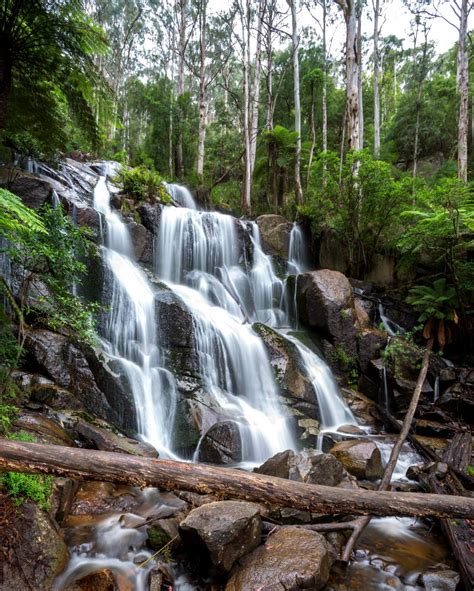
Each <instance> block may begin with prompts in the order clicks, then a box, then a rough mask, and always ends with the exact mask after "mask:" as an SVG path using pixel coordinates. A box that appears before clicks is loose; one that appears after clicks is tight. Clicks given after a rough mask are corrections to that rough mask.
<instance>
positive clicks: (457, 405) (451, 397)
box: [436, 382, 474, 425]
mask: <svg viewBox="0 0 474 591" xmlns="http://www.w3.org/2000/svg"><path fill="white" fill-rule="evenodd" d="M436 405H437V406H439V407H440V408H441V409H443V410H445V411H447V412H449V413H452V414H454V415H456V416H462V417H463V419H464V420H465V421H466V423H468V424H469V425H474V386H473V384H472V383H471V382H469V383H468V382H464V383H456V384H453V385H452V386H450V387H449V388H448V389H447V390H446V391H445V392H443V394H441V396H440V397H439V399H438V401H437V402H436Z"/></svg>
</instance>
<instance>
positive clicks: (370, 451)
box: [330, 439, 383, 480]
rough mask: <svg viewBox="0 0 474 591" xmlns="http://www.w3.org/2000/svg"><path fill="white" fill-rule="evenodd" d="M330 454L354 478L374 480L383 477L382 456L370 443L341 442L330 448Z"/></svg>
mask: <svg viewBox="0 0 474 591" xmlns="http://www.w3.org/2000/svg"><path fill="white" fill-rule="evenodd" d="M330 453H331V454H332V455H333V456H335V457H336V458H337V459H338V460H339V461H340V462H341V464H342V465H343V466H344V468H345V469H346V470H347V471H348V472H349V473H350V474H353V475H354V476H355V477H356V478H360V479H367V480H376V479H377V478H381V477H382V475H383V466H382V456H381V454H380V450H379V448H378V447H377V446H376V445H375V443H373V442H372V441H366V440H361V439H355V440H349V441H341V442H339V443H336V445H335V446H334V447H333V448H331V450H330Z"/></svg>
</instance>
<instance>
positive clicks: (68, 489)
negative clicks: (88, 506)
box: [50, 478, 78, 525]
mask: <svg viewBox="0 0 474 591" xmlns="http://www.w3.org/2000/svg"><path fill="white" fill-rule="evenodd" d="M77 488H78V483H77V481H74V480H71V479H70V478H55V479H54V482H53V493H52V495H51V497H52V498H51V511H50V514H51V515H54V519H55V521H56V523H58V524H60V525H61V524H62V523H63V521H64V520H65V519H66V518H67V516H68V515H69V513H70V511H71V507H72V503H73V501H74V495H75V494H76V491H77Z"/></svg>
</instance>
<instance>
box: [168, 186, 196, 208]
mask: <svg viewBox="0 0 474 591" xmlns="http://www.w3.org/2000/svg"><path fill="white" fill-rule="evenodd" d="M166 190H167V191H168V193H169V194H170V195H171V199H173V201H175V202H176V203H178V204H179V205H181V207H187V208H188V209H197V206H196V202H195V201H194V198H193V196H192V195H191V191H190V190H189V189H188V188H187V187H184V186H183V185H177V184H176V183H166Z"/></svg>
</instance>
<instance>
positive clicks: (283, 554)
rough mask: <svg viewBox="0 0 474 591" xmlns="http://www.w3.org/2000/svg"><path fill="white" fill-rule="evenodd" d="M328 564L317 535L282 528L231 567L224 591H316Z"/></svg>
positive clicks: (325, 576)
mask: <svg viewBox="0 0 474 591" xmlns="http://www.w3.org/2000/svg"><path fill="white" fill-rule="evenodd" d="M331 564H332V559H331V553H330V550H329V545H328V543H327V542H326V540H325V538H324V537H323V536H322V535H321V534H318V533H317V532H313V531H308V530H304V529H299V528H297V527H284V528H282V529H280V530H278V531H277V532H276V533H274V534H273V535H272V536H270V538H268V540H267V541H266V543H265V544H264V545H263V546H260V547H259V548H257V549H256V550H254V551H253V552H252V554H250V555H248V556H247V557H245V558H244V559H243V560H242V561H241V563H240V564H239V565H238V566H236V567H235V568H234V570H233V571H232V573H231V577H230V579H229V581H228V583H227V585H226V587H225V591H251V590H256V589H259V590H260V591H299V590H300V589H311V590H313V591H317V590H318V589H322V588H323V587H324V585H325V584H326V582H327V580H328V578H329V571H330V568H331Z"/></svg>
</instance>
